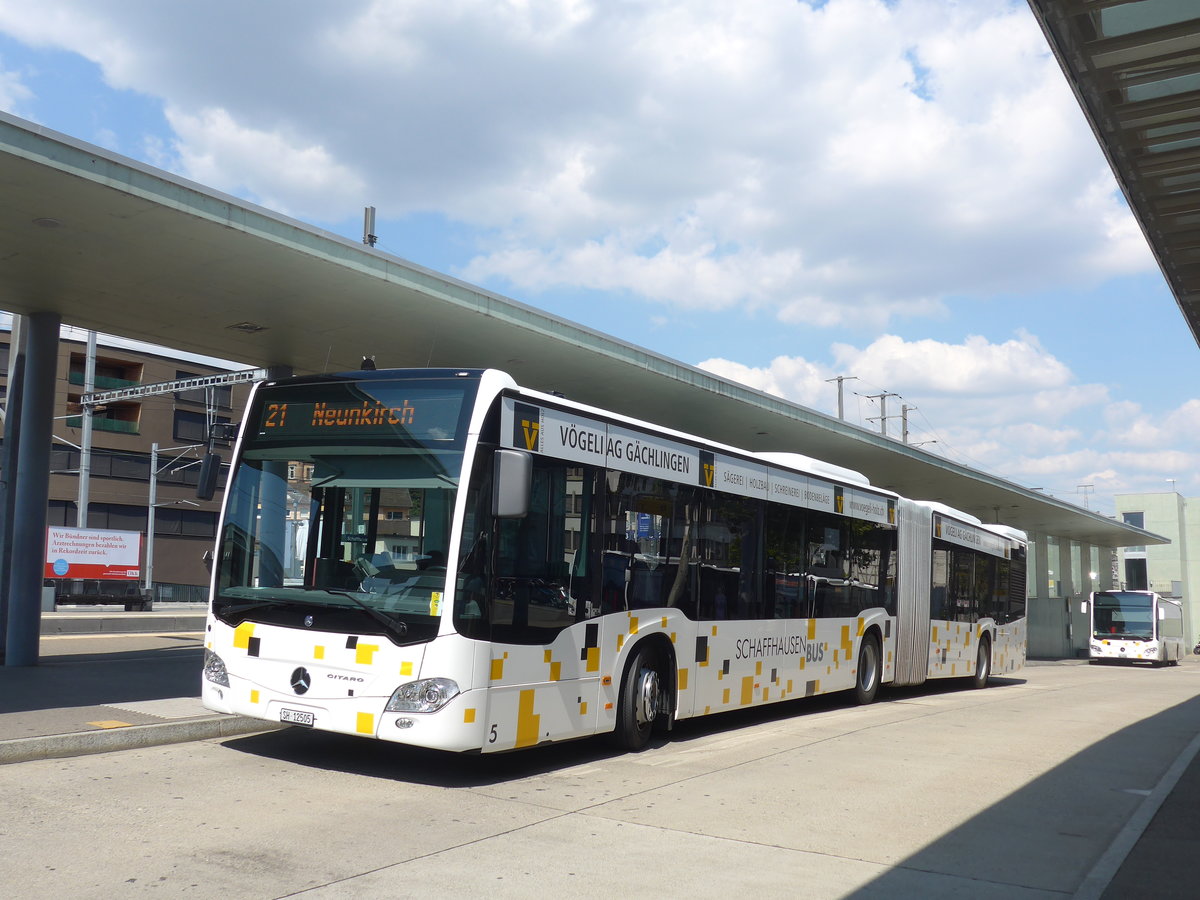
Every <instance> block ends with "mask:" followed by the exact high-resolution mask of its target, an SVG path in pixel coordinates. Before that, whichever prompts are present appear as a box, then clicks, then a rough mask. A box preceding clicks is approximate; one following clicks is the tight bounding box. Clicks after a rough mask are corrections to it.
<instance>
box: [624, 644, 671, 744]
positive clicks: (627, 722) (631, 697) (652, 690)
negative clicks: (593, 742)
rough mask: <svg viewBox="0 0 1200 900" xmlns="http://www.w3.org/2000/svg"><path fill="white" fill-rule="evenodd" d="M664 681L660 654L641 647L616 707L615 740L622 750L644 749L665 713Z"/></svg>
mask: <svg viewBox="0 0 1200 900" xmlns="http://www.w3.org/2000/svg"><path fill="white" fill-rule="evenodd" d="M663 702H664V696H663V682H662V677H661V675H660V673H659V666H658V662H657V657H656V656H655V654H654V653H653V651H651V650H650V649H648V648H645V647H643V648H639V649H638V650H637V651H635V653H634V655H633V659H632V660H631V661H630V663H629V666H628V667H627V668H626V669H625V677H624V678H623V679H622V680H621V694H620V698H619V707H618V709H617V727H616V730H615V731H614V732H613V742H614V743H615V744H616V746H617V747H619V748H620V749H622V750H628V751H631V752H633V753H637V752H638V751H640V750H645V749H646V746H647V745H648V744H649V743H650V736H651V735H652V734H653V733H654V723H655V721H656V720H657V719H658V717H659V715H660V714H661V713H662V707H663Z"/></svg>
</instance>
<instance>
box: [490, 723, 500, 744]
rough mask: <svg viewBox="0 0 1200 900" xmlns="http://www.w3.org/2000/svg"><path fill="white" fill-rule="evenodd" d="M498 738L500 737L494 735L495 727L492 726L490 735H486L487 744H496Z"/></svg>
mask: <svg viewBox="0 0 1200 900" xmlns="http://www.w3.org/2000/svg"><path fill="white" fill-rule="evenodd" d="M499 736H500V735H498V734H496V726H495V725H493V726H492V731H491V734H489V735H488V743H489V744H494V743H496V738H498V737H499Z"/></svg>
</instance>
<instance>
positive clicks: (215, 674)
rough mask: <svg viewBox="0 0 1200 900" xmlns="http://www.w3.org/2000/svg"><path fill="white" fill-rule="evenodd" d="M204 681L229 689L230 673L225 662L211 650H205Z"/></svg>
mask: <svg viewBox="0 0 1200 900" xmlns="http://www.w3.org/2000/svg"><path fill="white" fill-rule="evenodd" d="M204 680H205V681H211V682H212V683H213V684H219V685H221V686H222V687H229V673H228V672H226V671H225V660H223V659H221V657H219V656H217V654H215V653H213V652H212V651H211V650H209V649H207V648H205V650H204Z"/></svg>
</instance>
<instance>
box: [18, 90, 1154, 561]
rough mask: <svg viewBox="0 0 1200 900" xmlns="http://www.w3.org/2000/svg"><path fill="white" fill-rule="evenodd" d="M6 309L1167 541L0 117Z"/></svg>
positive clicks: (1127, 539) (982, 508)
mask: <svg viewBox="0 0 1200 900" xmlns="http://www.w3.org/2000/svg"><path fill="white" fill-rule="evenodd" d="M0 196H2V197H3V202H2V203H0V309H4V310H8V311H11V312H14V313H18V314H33V313H57V314H58V315H60V316H61V319H62V321H63V323H64V324H68V325H73V326H77V327H80V328H85V329H91V330H96V331H100V332H103V333H106V334H111V335H116V336H120V337H124V338H130V339H136V340H141V341H147V342H150V343H155V344H161V345H164V346H167V347H172V348H176V349H179V350H182V351H187V352H191V353H198V354H204V355H208V356H214V357H219V358H222V359H229V360H238V361H239V362H241V363H244V364H245V365H246V366H247V367H262V368H268V367H273V366H287V367H291V368H292V369H293V370H294V371H295V372H297V373H312V372H324V371H344V370H347V369H357V368H358V367H359V365H360V362H361V360H362V358H363V357H364V356H374V357H375V358H376V363H377V365H378V366H379V367H380V368H383V367H391V366H420V367H425V366H437V367H442V366H446V367H464V368H466V367H481V366H487V367H494V368H498V369H502V370H505V371H507V372H509V373H510V374H511V375H512V376H513V377H514V378H515V379H516V380H517V381H518V382H519V383H521V384H523V385H525V386H527V387H531V388H535V389H541V390H545V391H557V392H560V393H562V394H563V395H565V396H567V397H569V398H571V399H573V400H577V401H579V402H583V403H589V404H593V405H596V406H599V407H604V408H609V409H613V410H616V411H619V412H622V413H625V414H627V415H631V416H634V417H637V418H641V419H646V420H649V421H651V422H657V423H661V424H663V425H666V426H668V427H672V428H675V429H678V430H681V431H687V432H693V433H696V434H699V435H703V436H706V437H709V438H711V439H713V440H717V441H720V442H723V443H727V444H731V445H734V446H738V447H743V448H745V449H748V450H753V451H767V450H770V451H791V452H799V453H803V454H806V455H808V456H812V457H815V458H818V459H823V460H827V461H830V462H834V463H837V464H839V465H842V466H846V467H849V468H852V469H856V470H858V471H860V472H862V473H863V474H865V475H866V476H867V477H868V478H869V479H870V480H871V482H872V483H873V484H875V485H877V486H880V487H884V488H887V489H890V490H893V491H896V492H897V493H900V494H902V495H904V496H907V497H911V498H913V499H924V500H936V501H940V502H943V503H945V504H947V505H950V506H953V507H956V508H958V509H961V510H964V511H966V512H969V513H972V514H973V515H976V516H978V517H979V518H981V519H983V520H984V521H988V522H1000V523H1003V524H1007V525H1011V526H1014V527H1017V528H1021V529H1024V530H1026V531H1029V532H1031V533H1040V534H1048V535H1056V536H1059V537H1063V538H1069V539H1071V540H1076V541H1079V542H1083V543H1087V544H1093V545H1098V546H1110V547H1115V546H1129V545H1140V544H1156V543H1165V540H1164V539H1162V538H1160V537H1158V536H1156V535H1153V534H1150V533H1148V532H1145V531H1142V530H1141V529H1137V528H1132V527H1129V526H1127V525H1124V524H1123V523H1121V522H1118V521H1116V520H1114V519H1111V518H1108V517H1106V516H1103V515H1100V514H1098V513H1095V512H1089V511H1088V510H1085V509H1084V508H1082V507H1080V506H1077V505H1075V504H1072V503H1067V502H1065V501H1061V500H1058V499H1056V498H1053V497H1049V496H1046V495H1043V494H1041V493H1038V492H1037V491H1036V490H1031V489H1027V488H1024V487H1021V486H1020V485H1017V484H1015V483H1012V482H1009V481H1007V480H1005V479H1003V478H999V477H996V476H993V475H990V474H987V473H982V472H978V471H974V470H972V469H970V468H968V467H965V466H961V465H958V464H956V463H953V462H950V461H948V460H945V459H942V458H941V457H938V456H936V455H934V454H931V453H928V452H926V451H923V450H921V449H920V448H915V447H910V446H906V445H904V444H902V443H900V442H898V441H896V440H893V439H889V438H887V437H885V436H883V435H881V434H878V433H874V432H870V431H866V430H864V429H862V428H859V427H857V426H855V425H851V424H848V423H845V422H842V421H840V420H838V419H836V418H833V417H830V416H826V415H823V414H821V413H818V412H815V411H813V410H811V409H807V408H805V407H802V406H799V405H797V404H794V403H790V402H788V401H785V400H782V399H780V398H778V397H775V396H771V395H768V394H765V393H761V392H758V391H755V390H753V389H751V388H748V387H745V386H742V385H739V384H736V383H734V382H731V381H726V380H724V379H721V378H718V377H715V376H713V375H711V374H708V373H706V372H703V371H701V370H699V369H696V368H694V367H691V366H688V365H685V364H683V363H681V362H677V361H675V360H672V359H668V358H666V357H664V356H661V355H658V354H655V353H653V352H651V351H649V350H646V349H644V348H641V347H637V346H634V345H631V344H628V343H625V342H623V341H619V340H617V339H615V338H612V337H610V336H607V335H604V334H601V333H599V332H596V331H592V330H589V329H586V328H583V327H581V326H579V325H576V324H573V323H571V322H569V321H567V320H565V319H561V318H557V317H554V316H551V315H548V314H547V313H545V312H542V311H540V310H537V309H534V308H532V307H529V306H526V305H524V304H521V303H518V302H516V301H514V300H511V299H508V298H505V297H502V296H499V295H497V294H494V293H491V292H489V291H485V290H483V289H481V288H478V287H475V286H473V285H470V284H467V283H464V282H462V281H458V280H456V279H454V278H450V277H448V276H445V275H442V274H439V273H436V272H433V271H430V270H428V269H425V268H422V267H420V266H417V265H414V264H412V263H409V262H406V261H404V260H401V259H398V258H396V257H394V256H391V255H389V254H387V253H383V252H381V251H379V250H377V249H374V248H371V247H367V246H365V245H363V244H360V243H357V242H355V241H352V240H347V239H346V238H343V237H340V236H338V235H334V234H330V233H328V232H324V231H321V230H319V229H316V228H313V227H311V226H309V225H306V224H304V223H301V222H298V221H295V220H292V219H288V218H286V217H284V216H281V215H278V214H276V213H274V212H271V211H269V210H266V209H263V208H261V207H257V206H254V205H253V204H249V203H246V202H244V201H241V200H238V199H235V198H233V197H230V196H227V195H224V194H221V193H218V192H215V191H212V190H209V189H208V188H205V187H203V186H201V185H199V184H195V183H192V182H188V181H185V180H183V179H180V178H177V177H175V176H173V175H170V174H167V173H165V172H162V171H160V170H157V169H154V168H152V167H149V166H145V165H143V164H141V163H138V162H135V161H133V160H130V159H127V158H124V157H120V156H117V155H115V154H112V153H109V152H107V151H104V150H102V149H100V148H98V147H95V146H92V145H89V144H85V143H82V142H80V141H77V140H75V139H73V138H70V137H67V136H65V135H62V134H58V133H54V132H51V131H48V130H46V129H44V128H41V127H39V126H37V125H35V124H33V123H30V122H27V121H24V120H21V119H17V118H15V117H12V116H9V115H6V114H2V113H0Z"/></svg>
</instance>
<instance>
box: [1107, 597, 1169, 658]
mask: <svg viewBox="0 0 1200 900" xmlns="http://www.w3.org/2000/svg"><path fill="white" fill-rule="evenodd" d="M1091 601H1092V602H1091V604H1090V607H1091V620H1092V640H1091V652H1090V658H1091V660H1092V662H1103V661H1105V660H1129V661H1131V662H1148V663H1150V664H1151V665H1155V666H1162V665H1168V664H1169V665H1172V666H1176V665H1179V658H1180V657H1181V656H1183V654H1184V653H1186V652H1187V649H1186V647H1185V646H1184V640H1183V607H1182V605H1181V604H1180V603H1179V601H1177V600H1170V599H1168V598H1166V597H1160V596H1159V595H1158V594H1156V593H1154V592H1153V591H1096V592H1094V593H1093V594H1092V598H1091Z"/></svg>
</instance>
